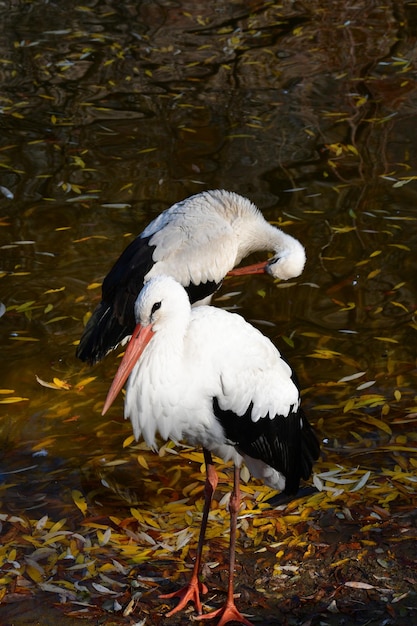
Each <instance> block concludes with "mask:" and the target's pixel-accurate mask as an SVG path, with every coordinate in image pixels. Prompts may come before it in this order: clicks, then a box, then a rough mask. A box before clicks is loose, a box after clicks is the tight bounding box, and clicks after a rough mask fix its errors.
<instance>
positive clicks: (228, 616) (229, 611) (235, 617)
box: [198, 467, 253, 626]
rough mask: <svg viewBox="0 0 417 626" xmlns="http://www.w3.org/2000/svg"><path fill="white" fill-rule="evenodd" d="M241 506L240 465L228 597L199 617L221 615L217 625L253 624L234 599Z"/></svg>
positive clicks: (232, 520)
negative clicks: (237, 534)
mask: <svg viewBox="0 0 417 626" xmlns="http://www.w3.org/2000/svg"><path fill="white" fill-rule="evenodd" d="M239 507H240V470H239V468H238V467H235V470H234V481H233V491H232V495H231V496H230V502H229V511H230V548H229V584H228V587H227V598H226V602H225V603H224V605H223V606H222V607H221V608H220V609H217V610H216V611H212V612H211V613H206V614H205V615H200V616H199V618H198V619H200V620H201V619H213V618H214V617H220V620H219V621H218V623H217V626H224V625H225V624H227V623H228V622H240V623H241V624H246V626H253V624H252V622H249V620H247V619H246V618H245V617H243V615H242V614H241V613H240V611H238V609H237V607H236V604H235V599H234V584H233V576H234V571H235V559H236V526H237V516H238V513H239Z"/></svg>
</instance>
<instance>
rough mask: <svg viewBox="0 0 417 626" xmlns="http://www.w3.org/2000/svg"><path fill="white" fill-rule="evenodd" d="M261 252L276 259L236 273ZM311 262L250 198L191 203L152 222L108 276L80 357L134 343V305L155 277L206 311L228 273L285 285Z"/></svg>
mask: <svg viewBox="0 0 417 626" xmlns="http://www.w3.org/2000/svg"><path fill="white" fill-rule="evenodd" d="M257 251H272V252H273V255H274V256H273V257H272V258H271V259H269V260H268V261H264V262H263V263H257V264H255V265H251V266H249V267H246V268H239V269H237V270H234V272H232V270H233V268H235V267H236V266H237V265H238V264H239V263H240V262H241V261H242V259H244V258H245V257H246V256H248V255H249V254H251V253H253V252H257ZM305 259H306V258H305V251H304V248H303V246H302V245H301V243H300V242H299V241H298V240H297V239H294V237H291V236H290V235H287V234H286V233H284V232H283V231H282V230H280V229H279V228H276V227H275V226H272V225H271V224H269V223H268V222H267V221H266V220H265V219H264V217H263V215H262V214H261V212H260V211H259V210H258V209H257V208H256V206H255V205H254V204H253V203H252V202H250V200H248V199H247V198H244V197H243V196H240V195H238V194H236V193H232V192H229V191H225V190H213V191H204V192H202V193H199V194H196V195H194V196H191V197H190V198H186V199H185V200H183V201H181V202H177V203H176V204H174V205H173V206H171V207H170V208H169V209H167V210H166V211H164V212H163V213H161V214H160V215H159V216H158V217H157V218H156V219H154V220H153V221H152V222H151V223H150V224H149V225H148V226H147V227H146V228H145V229H144V231H143V232H142V233H141V234H140V235H139V236H138V237H136V239H134V240H133V241H132V242H131V243H130V245H129V246H128V247H127V248H126V249H125V250H124V252H123V253H122V254H121V256H120V257H119V259H118V260H117V261H116V263H115V264H114V266H113V267H112V269H111V270H110V272H109V273H108V274H107V276H106V277H105V279H104V282H103V287H102V300H101V302H100V304H99V305H98V306H97V308H96V310H95V311H94V312H93V315H92V317H91V318H90V320H89V322H88V324H87V326H86V328H85V330H84V333H83V335H82V337H81V340H80V344H79V346H78V348H77V356H78V357H79V358H80V359H82V360H83V361H88V362H90V363H95V362H96V361H99V360H100V359H102V358H103V357H104V356H105V355H106V354H107V352H109V351H110V350H112V349H114V348H115V347H116V346H117V345H118V344H119V343H121V342H123V341H124V340H125V339H126V338H127V337H129V336H130V335H131V333H132V331H133V328H134V326H135V319H134V310H133V309H134V303H135V300H136V298H137V296H138V294H139V292H140V290H141V288H142V286H143V284H144V282H146V281H147V280H149V279H150V278H152V277H154V276H159V275H163V274H165V275H168V276H173V277H174V278H175V279H176V280H177V281H178V282H180V283H181V284H182V285H183V286H184V287H185V289H186V290H187V293H188V296H189V299H190V301H191V303H192V304H200V303H208V302H209V301H210V298H211V296H212V295H213V293H214V292H215V291H216V290H217V289H218V288H219V286H220V285H221V282H222V280H223V278H224V277H225V276H226V274H227V273H235V274H247V273H260V272H266V273H268V274H270V275H271V276H273V277H274V278H280V279H283V280H287V279H289V278H294V277H295V276H299V275H300V274H301V272H302V271H303V268H304V264H305Z"/></svg>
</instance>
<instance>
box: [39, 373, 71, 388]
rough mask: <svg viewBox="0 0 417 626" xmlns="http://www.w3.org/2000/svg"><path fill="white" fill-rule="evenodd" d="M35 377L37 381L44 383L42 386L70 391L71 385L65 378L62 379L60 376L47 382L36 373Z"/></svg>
mask: <svg viewBox="0 0 417 626" xmlns="http://www.w3.org/2000/svg"><path fill="white" fill-rule="evenodd" d="M35 378H36V380H37V382H38V383H39V384H40V385H42V387H47V388H48V389H59V390H61V391H62V390H65V391H68V390H69V389H71V385H70V384H69V383H66V382H65V381H64V380H60V379H59V378H56V377H55V378H54V379H53V382H52V383H48V382H46V380H42V378H40V377H39V376H38V375H37V374H35Z"/></svg>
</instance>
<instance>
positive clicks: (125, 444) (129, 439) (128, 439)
mask: <svg viewBox="0 0 417 626" xmlns="http://www.w3.org/2000/svg"><path fill="white" fill-rule="evenodd" d="M133 441H135V435H129V437H126V439H125V440H124V442H123V447H124V448H127V447H128V446H130V444H131V443H132V442H133Z"/></svg>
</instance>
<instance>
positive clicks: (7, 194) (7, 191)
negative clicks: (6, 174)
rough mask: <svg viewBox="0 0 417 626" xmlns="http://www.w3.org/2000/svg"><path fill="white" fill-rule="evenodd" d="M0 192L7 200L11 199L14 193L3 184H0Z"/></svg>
mask: <svg viewBox="0 0 417 626" xmlns="http://www.w3.org/2000/svg"><path fill="white" fill-rule="evenodd" d="M0 192H1V193H2V194H3V196H4V197H5V198H7V199H8V200H13V198H14V193H13V192H12V191H10V189H8V188H7V187H4V186H3V185H0Z"/></svg>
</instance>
